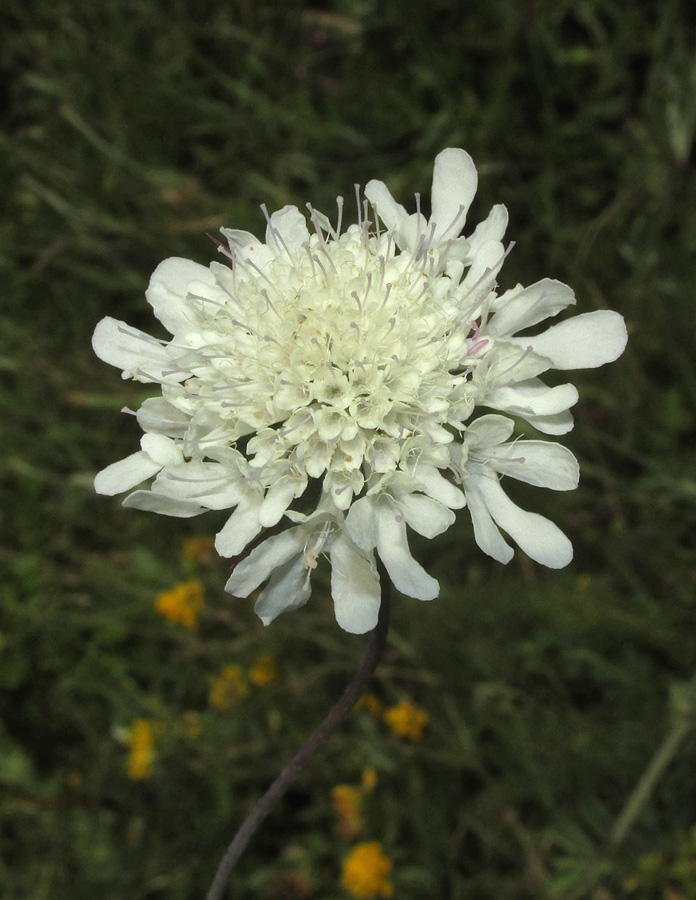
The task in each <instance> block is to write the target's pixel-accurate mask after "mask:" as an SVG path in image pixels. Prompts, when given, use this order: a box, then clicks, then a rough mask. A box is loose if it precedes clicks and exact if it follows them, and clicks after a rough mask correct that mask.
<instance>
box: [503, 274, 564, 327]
mask: <svg viewBox="0 0 696 900" xmlns="http://www.w3.org/2000/svg"><path fill="white" fill-rule="evenodd" d="M573 303H575V294H574V293H573V291H572V290H571V288H569V287H568V285H567V284H563V282H561V281H554V280H553V279H551V278H544V279H543V280H542V281H538V282H537V283H536V284H532V285H530V286H529V287H526V288H522V289H521V290H518V289H514V290H513V291H508V292H506V293H505V294H503V295H502V296H501V297H500V298H499V299H498V301H497V303H496V310H497V311H496V312H495V314H494V315H493V317H492V318H491V320H490V321H489V323H488V325H487V327H486V333H487V334H492V335H493V336H494V337H501V336H505V335H512V334H515V333H516V332H518V331H521V330H522V329H523V328H529V327H530V326H532V325H536V324H537V322H541V321H543V320H544V319H548V318H549V317H550V316H555V315H558V313H559V312H560V311H561V310H562V309H565V308H566V307H567V306H570V305H571V304H573Z"/></svg>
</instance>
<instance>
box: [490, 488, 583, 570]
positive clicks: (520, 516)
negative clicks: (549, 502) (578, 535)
mask: <svg viewBox="0 0 696 900" xmlns="http://www.w3.org/2000/svg"><path fill="white" fill-rule="evenodd" d="M478 483H479V487H480V489H481V494H482V496H483V499H484V501H485V504H486V506H487V508H488V511H489V512H490V514H491V516H492V517H493V519H494V520H495V522H496V524H497V525H499V526H500V528H502V529H503V531H506V532H507V533H508V534H509V535H510V537H511V538H512V539H513V541H515V543H516V544H518V546H519V547H520V548H521V549H522V550H524V552H525V553H526V554H527V556H529V557H531V558H532V559H533V560H535V561H536V562H538V563H541V565H543V566H548V567H549V568H550V569H562V568H563V567H564V566H567V565H568V563H569V562H570V561H571V559H572V558H573V545H572V544H571V543H570V541H569V540H568V538H567V537H566V536H565V534H563V532H562V531H561V529H560V528H559V527H558V526H557V525H554V524H553V522H550V521H549V520H548V519H545V518H544V516H540V515H539V514H538V513H530V512H527V511H526V510H523V509H520V507H519V506H516V505H515V504H514V503H513V502H512V500H510V498H509V497H508V496H507V495H506V494H505V491H504V490H503V489H502V487H501V486H500V483H499V482H498V479H497V478H493V477H483V478H481V479H479V481H478Z"/></svg>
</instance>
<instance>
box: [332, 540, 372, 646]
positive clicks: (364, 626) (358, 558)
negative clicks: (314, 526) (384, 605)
mask: <svg viewBox="0 0 696 900" xmlns="http://www.w3.org/2000/svg"><path fill="white" fill-rule="evenodd" d="M329 555H330V557H331V596H332V597H333V601H334V611H335V613H336V621H337V622H338V624H339V625H340V626H341V628H343V630H344V631H348V632H350V633H351V634H365V632H366V631H371V630H372V629H373V628H374V627H375V625H376V624H377V616H378V614H379V604H380V599H381V592H380V586H379V578H378V577H377V573H376V570H375V565H374V562H373V561H372V560H371V559H370V558H368V557H367V556H366V555H365V554H364V553H363V552H361V551H360V550H359V549H358V547H357V546H356V545H355V544H354V543H353V541H351V539H350V538H349V537H348V536H347V535H343V534H341V535H339V536H338V537H337V538H336V539H335V540H334V541H333V543H332V544H331V549H330V551H329ZM370 556H371V554H370Z"/></svg>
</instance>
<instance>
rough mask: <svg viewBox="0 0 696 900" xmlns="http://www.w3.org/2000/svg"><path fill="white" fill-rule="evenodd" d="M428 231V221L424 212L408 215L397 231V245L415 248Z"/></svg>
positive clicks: (410, 248)
mask: <svg viewBox="0 0 696 900" xmlns="http://www.w3.org/2000/svg"><path fill="white" fill-rule="evenodd" d="M428 233H429V232H428V222H427V220H426V218H425V216H424V215H423V214H422V213H413V214H412V215H410V216H406V218H405V219H404V220H403V221H402V223H401V225H400V226H399V229H398V231H397V232H396V244H397V247H401V248H402V249H403V248H408V249H409V250H415V249H416V248H417V247H418V245H419V243H420V242H421V239H422V238H423V237H424V236H425V235H426V234H428Z"/></svg>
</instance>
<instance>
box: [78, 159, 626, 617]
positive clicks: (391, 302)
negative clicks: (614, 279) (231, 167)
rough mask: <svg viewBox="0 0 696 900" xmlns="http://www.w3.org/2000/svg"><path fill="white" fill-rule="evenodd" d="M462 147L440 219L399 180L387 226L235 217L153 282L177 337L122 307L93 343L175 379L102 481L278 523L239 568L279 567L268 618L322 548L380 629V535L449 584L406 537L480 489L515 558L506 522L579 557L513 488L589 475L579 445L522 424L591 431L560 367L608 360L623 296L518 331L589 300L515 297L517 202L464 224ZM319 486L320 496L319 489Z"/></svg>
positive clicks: (283, 214) (485, 545)
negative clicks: (520, 502)
mask: <svg viewBox="0 0 696 900" xmlns="http://www.w3.org/2000/svg"><path fill="white" fill-rule="evenodd" d="M476 182H477V176H476V169H475V167H474V164H473V162H472V160H471V157H470V156H469V155H468V154H467V153H465V152H464V151H463V150H455V149H448V150H444V151H443V152H442V153H441V154H439V156H438V157H437V158H436V160H435V168H434V175H433V189H432V215H431V218H430V220H426V219H425V217H424V216H423V214H422V213H421V212H420V210H418V212H417V213H415V214H413V215H409V214H408V213H407V212H406V210H405V209H404V208H403V207H402V206H400V205H399V204H397V203H396V201H395V200H394V199H393V198H392V196H391V194H390V193H389V191H388V190H387V188H386V187H385V185H383V184H382V183H381V182H376V181H371V182H370V183H369V184H368V186H367V188H366V190H365V195H366V197H367V199H368V200H369V201H370V202H371V203H372V205H373V208H374V209H375V211H376V213H377V215H378V216H379V217H380V218H381V220H382V223H383V225H384V227H379V226H378V223H377V222H375V223H374V224H373V223H370V222H369V221H367V220H366V219H364V218H361V219H360V221H359V222H358V224H357V225H351V226H350V227H348V228H347V229H346V230H345V231H341V223H340V219H341V213H342V201H341V200H340V199H339V222H338V225H337V226H336V227H335V228H334V227H332V226H331V224H330V223H329V220H328V219H327V218H326V216H324V215H323V214H321V213H319V212H317V211H315V210H312V209H311V208H310V217H309V218H310V223H311V225H312V231H311V232H310V229H309V228H308V226H307V220H306V219H305V217H304V216H303V215H302V214H301V213H300V212H299V210H298V209H297V208H296V207H294V206H286V207H284V208H283V209H281V210H279V211H278V212H275V213H273V215H271V216H270V217H268V227H267V229H266V235H265V241H264V242H261V241H259V240H257V239H256V238H255V237H254V236H253V235H252V234H249V233H248V232H244V231H233V230H229V229H223V234H224V236H225V238H226V239H227V247H222V245H221V247H220V249H221V250H222V252H223V254H224V255H225V256H226V257H227V258H228V263H227V264H222V263H211V265H210V266H208V267H205V266H201V265H198V264H197V263H194V262H191V261H189V260H185V259H167V260H165V261H164V262H163V263H161V264H160V265H159V266H158V268H157V269H156V270H155V272H154V274H153V276H152V278H151V280H150V285H149V287H148V289H147V292H146V297H147V299H148V301H149V302H150V304H151V305H152V308H153V311H154V313H155V315H156V316H157V318H158V319H159V320H160V322H161V323H162V324H163V325H164V326H165V328H166V329H167V330H168V331H169V332H170V334H171V335H172V337H171V338H170V339H168V340H159V339H156V338H153V337H150V336H149V335H147V334H144V333H143V332H141V331H138V330H137V329H134V328H131V327H130V326H128V325H126V324H125V323H122V322H117V321H116V320H114V319H110V318H106V319H103V320H102V321H101V322H100V323H99V324H98V326H97V328H96V330H95V333H94V339H93V345H94V349H95V352H96V353H97V355H98V356H100V357H101V358H102V359H103V360H105V361H106V362H108V363H111V364H112V365H115V366H118V367H119V368H121V369H122V370H123V377H124V378H126V377H128V378H134V379H137V380H139V381H143V382H153V383H156V384H158V385H159V386H160V389H161V396H158V397H155V398H152V399H149V400H146V401H145V403H144V404H143V405H142V406H141V408H140V409H139V410H138V412H137V413H136V415H137V418H138V422H139V424H140V425H141V427H142V428H143V431H144V432H145V434H144V436H143V439H142V442H141V447H142V449H141V450H140V451H138V452H137V453H134V454H132V455H131V456H129V457H127V458H126V459H124V460H122V461H120V462H117V463H114V464H112V465H111V466H108V467H107V468H106V469H105V470H104V471H103V472H100V473H99V475H97V477H96V480H95V487H96V489H97V491H99V492H100V493H104V494H116V493H119V492H121V491H126V490H130V489H131V488H134V487H136V486H137V485H139V484H140V483H141V482H142V481H144V480H146V479H148V478H151V477H152V476H154V481H153V482H152V484H151V485H150V487H149V488H145V489H142V488H141V489H138V490H135V491H133V492H132V493H130V494H129V495H128V496H127V497H126V499H125V501H124V504H125V505H127V506H133V507H137V508H139V509H147V510H151V511H155V512H160V513H164V514H165V515H173V516H184V517H185V516H195V515H198V514H200V513H202V512H204V511H206V510H208V509H233V510H234V512H232V514H231V516H230V517H229V519H228V520H227V522H226V524H225V525H224V526H223V528H222V530H221V531H220V533H219V534H218V535H217V538H216V547H217V549H218V551H219V552H220V553H221V554H222V555H223V556H238V555H240V554H242V553H243V552H244V551H245V549H246V548H247V547H248V545H249V543H250V542H251V541H252V540H254V539H255V538H256V537H257V535H259V534H260V533H261V532H262V531H263V530H264V529H266V528H269V527H272V526H278V525H279V523H282V522H285V521H288V520H289V521H290V522H291V523H293V524H292V525H291V527H289V528H286V529H285V530H282V531H281V532H280V533H278V534H274V535H273V536H272V537H268V538H266V539H265V540H264V541H263V542H262V543H260V544H258V546H256V547H255V548H254V549H253V550H252V551H251V552H250V553H249V555H248V556H247V557H246V558H245V559H243V560H242V561H241V562H239V563H238V564H237V566H236V568H235V570H234V572H233V574H232V576H231V578H230V580H229V582H228V584H227V590H228V591H230V592H231V593H233V594H235V595H237V596H247V595H248V594H249V593H251V592H252V591H254V590H256V588H258V587H260V586H261V585H262V584H263V583H264V582H265V581H267V580H268V585H267V587H266V588H265V590H264V591H263V592H262V593H261V595H260V596H259V599H258V601H257V606H256V609H257V612H258V613H259V615H260V616H261V618H262V620H263V621H264V622H266V623H267V622H270V621H271V620H272V619H273V618H275V616H277V615H278V614H279V613H280V612H282V611H284V610H287V609H293V608H296V607H298V606H300V605H302V604H304V603H305V602H306V601H307V599H308V598H309V595H310V575H311V573H312V571H313V570H314V568H316V567H317V565H318V563H319V560H320V558H321V556H322V555H323V556H327V557H328V558H329V560H330V563H331V567H332V576H331V591H332V595H333V599H334V604H335V610H336V617H337V619H338V622H339V624H340V625H341V626H342V627H343V628H345V629H346V630H348V631H352V632H364V631H368V630H370V629H371V628H373V627H374V625H375V623H376V620H377V612H378V608H379V597H380V589H379V578H378V574H377V569H376V564H375V551H376V553H377V555H378V556H379V558H380V559H381V561H382V563H383V564H384V566H385V568H386V570H387V572H388V573H389V576H390V578H391V580H392V581H393V583H394V584H395V586H396V587H397V588H398V589H399V590H400V591H402V592H403V593H405V594H408V595H410V596H413V597H417V598H420V599H423V600H430V599H432V598H434V597H435V596H437V594H438V591H439V587H438V584H437V581H435V579H434V578H432V576H430V575H429V574H428V573H427V572H426V571H425V570H424V569H423V568H422V567H421V566H420V564H419V563H417V562H416V561H415V560H414V559H413V557H412V556H411V553H410V551H409V546H408V539H407V527H410V528H412V529H413V530H415V531H417V532H418V533H420V534H422V535H424V536H426V537H429V538H431V537H435V536H436V535H438V534H440V533H441V532H443V531H445V530H446V529H447V528H448V527H449V526H450V525H451V524H452V522H453V521H454V519H455V514H454V512H453V510H456V509H459V508H461V507H463V506H464V505H465V504H467V503H468V506H469V510H470V513H471V517H472V521H473V524H474V534H475V538H476V541H477V543H478V544H479V546H480V547H481V548H482V549H483V550H484V551H485V552H486V553H488V554H489V555H491V556H493V557H495V558H496V559H499V560H501V561H503V562H507V561H509V559H510V558H511V556H512V550H511V549H510V547H509V546H508V544H507V543H506V542H505V540H504V538H503V537H502V535H501V532H500V530H499V529H502V530H503V531H505V532H506V533H507V534H508V535H509V536H510V537H511V538H512V539H513V540H514V541H515V542H516V543H517V544H518V545H519V546H520V547H521V548H522V549H523V550H525V552H527V553H528V554H529V555H530V556H531V557H532V558H533V559H536V560H537V561H539V562H541V563H543V564H544V565H547V566H551V567H559V566H563V565H566V564H567V563H568V562H569V561H570V558H571V555H572V550H571V547H570V543H569V542H568V540H567V538H566V537H565V536H564V535H563V534H562V533H561V532H560V531H559V530H558V529H557V528H556V526H555V525H553V524H552V523H551V522H549V521H548V520H546V519H544V518H542V517H541V516H537V515H535V514H533V513H527V512H524V511H523V510H521V509H519V508H518V507H517V506H515V505H514V504H513V503H512V502H511V501H510V500H509V499H508V498H507V497H506V495H505V493H504V492H503V489H502V487H501V485H500V476H501V475H508V476H512V477H513V478H518V479H520V480H522V481H527V482H529V483H531V484H536V485H539V486H542V487H549V488H552V489H555V490H569V489H571V488H573V487H575V485H576V483H577V463H576V462H575V459H574V458H573V456H572V454H571V453H570V452H569V451H568V450H566V449H565V448H563V447H561V446H559V445H557V444H554V443H549V442H546V441H517V442H516V441H514V440H513V441H509V440H508V439H509V438H510V437H511V436H512V432H513V427H514V423H513V421H512V419H509V418H507V417H506V416H501V415H497V414H495V415H491V414H489V415H484V416H482V417H477V413H478V412H479V410H481V409H482V408H483V409H485V408H488V409H494V410H498V411H500V412H504V413H508V414H510V415H513V416H518V417H522V418H524V419H526V420H527V421H528V422H529V423H531V424H532V425H534V426H535V427H536V428H537V429H538V430H540V431H542V432H544V433H546V434H551V435H554V434H562V433H564V432H566V431H568V430H570V428H572V417H571V414H570V408H571V407H572V406H573V404H574V403H575V402H576V401H577V392H576V390H575V388H574V387H573V386H572V385H570V384H566V385H559V386H556V387H547V386H546V385H545V384H544V382H543V381H542V380H541V379H540V377H539V376H541V375H543V373H544V372H546V371H548V370H550V369H559V370H564V369H569V368H582V367H592V366H598V365H602V364H604V363H606V362H610V361H612V360H614V359H616V358H617V357H618V356H619V355H620V354H621V352H622V351H623V348H624V346H625V343H626V330H625V326H624V323H623V319H622V318H621V316H619V315H618V314H617V313H613V312H609V311H604V310H603V311H599V312H593V313H586V314H584V315H581V316H577V317H575V318H573V319H569V320H567V321H564V322H562V323H561V324H559V325H555V326H553V327H551V328H549V329H547V330H546V331H542V332H541V333H539V334H537V335H536V336H533V337H527V336H520V332H521V331H526V330H527V329H529V328H533V327H534V326H535V325H538V323H539V322H542V321H543V320H544V319H547V318H549V317H550V316H555V315H556V314H557V313H558V312H560V311H561V310H562V309H564V308H566V307H567V306H569V305H571V304H573V303H574V302H575V299H574V296H573V293H572V291H571V289H570V288H568V287H567V286H566V285H563V284H560V283H559V282H556V281H552V280H550V279H544V280H543V281H540V282H538V283H537V284H535V285H532V286H531V287H527V288H523V287H522V286H520V285H518V286H517V287H516V288H513V289H512V290H510V291H507V292H505V293H503V294H500V295H498V294H497V292H496V277H497V274H498V272H499V270H500V267H501V266H502V264H503V261H504V258H505V255H506V252H507V250H506V248H505V247H504V246H503V244H502V242H501V241H502V237H503V234H504V231H505V228H506V225H507V212H506V210H505V208H504V207H503V206H495V207H494V208H493V210H492V211H491V213H490V215H489V216H488V218H487V219H486V220H485V222H483V223H482V224H481V225H479V226H478V227H477V228H476V229H475V230H474V231H473V233H472V234H471V236H470V237H468V238H467V237H463V236H461V231H462V229H463V227H464V225H465V221H466V214H467V212H468V209H469V205H470V203H471V200H472V198H473V196H474V193H475V190H476ZM315 484H316V485H317V486H318V488H319V490H318V492H315V491H312V493H313V494H314V495H315V496H316V495H317V493H318V496H319V499H318V502H317V503H316V506H315V508H314V509H313V510H312V508H311V506H310V507H308V504H307V501H305V500H304V498H303V495H305V492H306V491H307V488H308V487H311V486H312V485H315Z"/></svg>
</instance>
